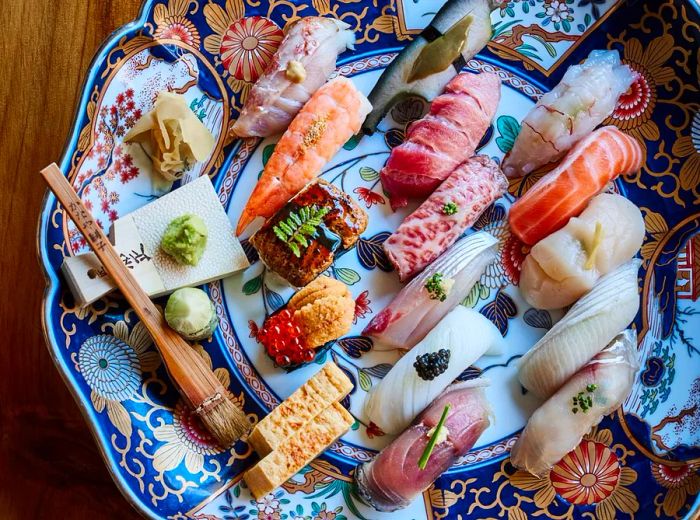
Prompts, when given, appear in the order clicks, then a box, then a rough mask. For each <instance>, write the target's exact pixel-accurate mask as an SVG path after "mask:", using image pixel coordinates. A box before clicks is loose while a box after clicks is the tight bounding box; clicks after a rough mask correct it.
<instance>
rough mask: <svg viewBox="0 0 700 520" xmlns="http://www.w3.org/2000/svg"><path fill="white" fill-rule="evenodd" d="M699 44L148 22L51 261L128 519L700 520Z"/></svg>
mask: <svg viewBox="0 0 700 520" xmlns="http://www.w3.org/2000/svg"><path fill="white" fill-rule="evenodd" d="M671 19H672V20H674V21H673V23H669V22H668V20H671ZM698 38H700V11H698V7H697V5H696V4H693V3H692V2H686V1H683V0H660V1H658V2H650V3H647V4H638V5H637V4H635V3H634V2H623V1H616V0H593V1H589V0H515V1H495V0H447V1H442V0H438V1H432V0H431V1H428V0H411V1H408V0H371V1H370V0H337V1H336V0H330V1H329V0H318V1H317V0H314V1H312V2H301V1H297V0H262V1H252V0H208V1H207V2H204V1H202V2H198V1H194V0H145V1H144V2H143V5H142V8H141V11H140V13H139V17H138V19H137V20H134V21H133V22H131V23H130V24H128V25H126V26H125V27H123V28H121V29H119V30H118V31H116V32H115V33H114V34H113V35H112V36H111V37H110V39H109V40H108V41H107V42H106V43H105V44H104V45H103V46H102V48H101V49H100V50H99V51H98V53H97V55H96V57H95V59H94V61H93V64H92V65H91V67H90V70H89V72H88V76H87V78H86V81H85V85H84V90H83V93H82V95H81V98H80V103H79V106H78V109H77V113H76V117H75V123H74V126H73V129H72V131H71V135H70V136H69V139H68V143H67V146H66V149H65V151H64V154H63V156H62V157H61V158H60V159H59V158H57V161H56V162H57V164H54V165H50V166H48V167H47V168H46V169H44V170H43V171H42V175H43V177H44V179H45V180H46V182H47V183H48V185H49V187H50V191H49V194H48V195H47V198H46V200H45V203H44V206H43V209H42V213H41V216H40V222H39V231H38V249H39V257H40V262H41V265H42V267H43V269H44V272H45V275H46V279H47V290H46V294H45V299H44V305H43V309H42V320H43V322H42V323H43V328H44V331H45V335H46V340H47V345H48V348H49V352H50V353H51V355H52V357H53V359H54V361H55V363H56V366H57V368H58V370H59V372H60V373H61V374H62V376H63V377H64V379H65V381H66V384H67V385H68V387H69V388H70V389H71V391H72V392H73V394H74V397H75V399H76V402H77V403H78V405H79V407H80V409H81V411H82V412H83V414H84V416H85V419H86V422H87V424H88V425H89V427H90V429H91V431H92V432H93V434H94V436H95V440H96V442H97V443H98V445H99V447H100V450H101V452H102V454H103V456H104V459H105V463H106V465H107V467H108V468H109V470H110V472H111V474H112V476H113V478H114V481H115V483H116V485H117V486H118V487H119V488H120V490H121V491H122V492H123V494H124V496H125V497H126V499H127V500H128V501H129V502H130V503H131V504H132V505H133V506H134V507H135V508H136V509H137V510H138V511H139V512H140V513H141V514H142V515H143V516H144V517H147V518H168V519H206V520H249V519H250V520H252V519H256V518H257V519H268V520H283V519H284V520H287V519H297V518H298V519H305V520H350V519H358V520H382V519H393V518H396V519H399V518H400V519H408V518H411V519H416V520H418V519H420V520H422V519H426V520H433V519H435V520H437V519H455V520H456V519H483V518H508V519H513V520H523V519H526V518H545V519H547V518H550V519H571V520H573V519H584V518H600V519H604V520H612V519H616V518H630V519H662V520H664V519H679V518H696V517H697V516H698V515H700V499H699V498H698V496H699V495H698V494H699V493H700V370H698V367H700V303H699V302H698V298H699V297H700V234H698V232H699V231H700V212H699V209H698V208H700V112H699V111H700V104H699V103H698V89H699V88H700V87H699V86H698V85H699V83H700V66H699V63H698V53H697V52H693V51H692V49H693V48H694V46H695V47H697V41H698ZM107 235H109V238H107Z"/></svg>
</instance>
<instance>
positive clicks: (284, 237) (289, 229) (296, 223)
mask: <svg viewBox="0 0 700 520" xmlns="http://www.w3.org/2000/svg"><path fill="white" fill-rule="evenodd" d="M329 211H330V208H327V207H324V208H319V207H317V206H315V205H314V206H304V207H302V208H300V209H299V211H298V213H295V212H294V211H290V212H289V216H288V217H287V219H286V220H280V221H279V223H277V225H275V226H273V227H272V231H273V232H274V233H275V236H276V237H277V238H279V239H280V240H281V241H282V242H284V243H285V244H287V246H288V247H289V249H290V250H291V251H292V253H294V256H296V257H297V258H299V257H300V256H301V248H304V249H306V248H307V247H309V241H308V240H307V237H308V238H314V237H315V236H316V231H317V230H318V227H319V226H320V225H321V223H322V222H323V217H325V216H326V215H327V214H328V212H329Z"/></svg>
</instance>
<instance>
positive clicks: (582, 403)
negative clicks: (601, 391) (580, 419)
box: [571, 384, 598, 413]
mask: <svg viewBox="0 0 700 520" xmlns="http://www.w3.org/2000/svg"><path fill="white" fill-rule="evenodd" d="M597 388H598V385H596V384H590V385H587V386H586V392H587V393H588V395H586V394H585V393H584V392H579V393H578V394H576V395H575V396H574V397H573V399H572V400H573V407H572V408H571V411H572V412H573V413H578V411H579V409H580V410H581V411H582V412H583V413H587V412H588V410H590V409H591V408H593V395H592V394H593V392H595V391H596V390H597Z"/></svg>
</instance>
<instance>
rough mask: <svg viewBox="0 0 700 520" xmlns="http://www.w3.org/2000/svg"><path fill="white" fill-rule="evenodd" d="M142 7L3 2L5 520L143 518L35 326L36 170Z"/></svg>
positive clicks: (0, 317) (1, 494) (0, 487)
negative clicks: (88, 74)
mask: <svg viewBox="0 0 700 520" xmlns="http://www.w3.org/2000/svg"><path fill="white" fill-rule="evenodd" d="M139 4H140V0H114V1H111V0H6V1H5V2H2V18H3V30H2V32H1V33H0V71H2V72H0V128H1V129H2V130H1V133H0V244H2V246H1V251H0V345H1V346H2V357H1V359H2V362H1V363H0V518H2V519H3V520H15V519H20V518H21V519H34V518H41V519H44V518H60V519H73V518H79V519H102V518H105V519H111V518H115V519H116V518H118V519H130V518H139V516H138V515H137V514H136V513H135V511H134V510H133V509H132V508H131V506H129V504H128V503H127V502H126V500H124V498H123V497H122V496H121V494H120V493H119V490H118V489H117V488H116V486H115V485H114V483H113V482H112V479H111V477H110V476H109V474H108V472H107V470H106V468H105V466H104V464H103V462H102V458H101V456H100V454H99V452H98V449H97V447H96V445H95V443H94V441H93V439H92V436H91V435H90V432H89V431H88V428H87V426H86V425H85V423H84V421H83V418H82V416H81V415H80V412H79V411H78V408H77V406H76V404H75V403H74V401H73V398H72V397H71V395H70V394H69V392H68V390H67V388H66V387H65V385H64V383H63V381H62V380H61V378H60V376H59V375H58V372H57V371H56V370H55V368H54V365H53V362H52V361H51V359H50V357H49V354H48V351H47V349H46V346H45V345H44V338H43V335H42V332H41V325H40V320H39V305H40V302H41V299H42V293H43V289H44V280H43V277H42V274H41V272H40V270H39V264H38V262H37V260H36V247H35V239H36V226H37V216H38V213H39V207H40V205H41V201H42V198H43V196H44V191H45V189H44V183H43V181H42V180H41V178H40V177H39V170H40V169H41V168H43V167H44V166H46V165H47V164H49V163H51V162H52V161H54V160H57V159H58V158H59V156H60V153H61V151H62V149H63V145H64V142H65V140H66V137H67V134H68V130H69V128H70V124H71V122H72V119H73V112H74V110H75V105H76V102H77V100H78V95H79V91H80V86H81V84H82V80H83V77H84V75H85V71H86V70H87V68H88V65H89V64H90V61H91V60H92V57H93V54H94V53H95V51H96V50H97V48H98V47H99V45H100V43H101V42H102V41H103V40H104V39H105V38H106V37H107V36H108V35H109V33H111V32H112V31H113V30H114V29H116V28H118V27H119V26H121V25H123V24H124V23H126V22H128V21H129V20H132V19H133V18H134V17H135V16H136V14H137V11H138V7H139Z"/></svg>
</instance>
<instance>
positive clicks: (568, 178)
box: [508, 126, 642, 245]
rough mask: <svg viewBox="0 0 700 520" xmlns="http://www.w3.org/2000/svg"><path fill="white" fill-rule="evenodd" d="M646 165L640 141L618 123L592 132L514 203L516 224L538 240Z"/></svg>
mask: <svg viewBox="0 0 700 520" xmlns="http://www.w3.org/2000/svg"><path fill="white" fill-rule="evenodd" d="M641 165H642V149H641V148H640V146H639V143H638V142H637V141H636V140H635V139H634V138H633V137H630V136H628V135H627V134H624V133H622V132H621V131H620V130H618V129H617V128H616V127H614V126H605V127H603V128H599V129H598V130H596V131H595V132H593V133H591V134H590V135H589V136H588V137H586V138H585V139H583V140H581V141H579V142H578V144H576V146H574V148H572V149H571V151H570V152H569V153H568V155H567V156H566V157H565V158H564V159H563V160H562V162H561V163H560V164H559V166H557V167H556V168H555V169H554V170H552V171H551V172H549V173H548V174H547V175H545V176H544V177H542V178H541V179H540V180H539V181H537V182H536V183H535V185H534V186H533V187H532V188H530V190H529V191H528V192H527V193H526V194H525V195H524V196H523V197H521V198H520V199H519V200H517V201H516V202H515V204H513V206H512V207H511V208H510V214H509V216H508V221H509V223H510V229H511V230H512V231H513V233H514V234H515V235H516V236H517V237H518V238H519V239H520V240H522V241H523V242H525V243H526V244H528V245H533V244H535V243H537V242H539V241H540V240H542V239H543V238H544V237H546V236H547V235H549V234H550V233H552V232H554V231H557V230H558V229H561V228H562V227H564V225H565V224H566V223H567V222H568V221H569V219H570V218H571V217H575V216H577V215H579V214H580V213H581V211H583V209H584V208H585V207H586V205H587V204H588V201H590V200H591V199H592V198H593V197H595V196H596V195H597V194H598V193H600V191H602V190H603V188H605V186H606V185H607V184H608V182H610V181H611V180H613V179H615V178H616V177H617V176H618V175H627V174H629V173H632V172H634V171H636V170H638V169H639V168H640V167H641Z"/></svg>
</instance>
